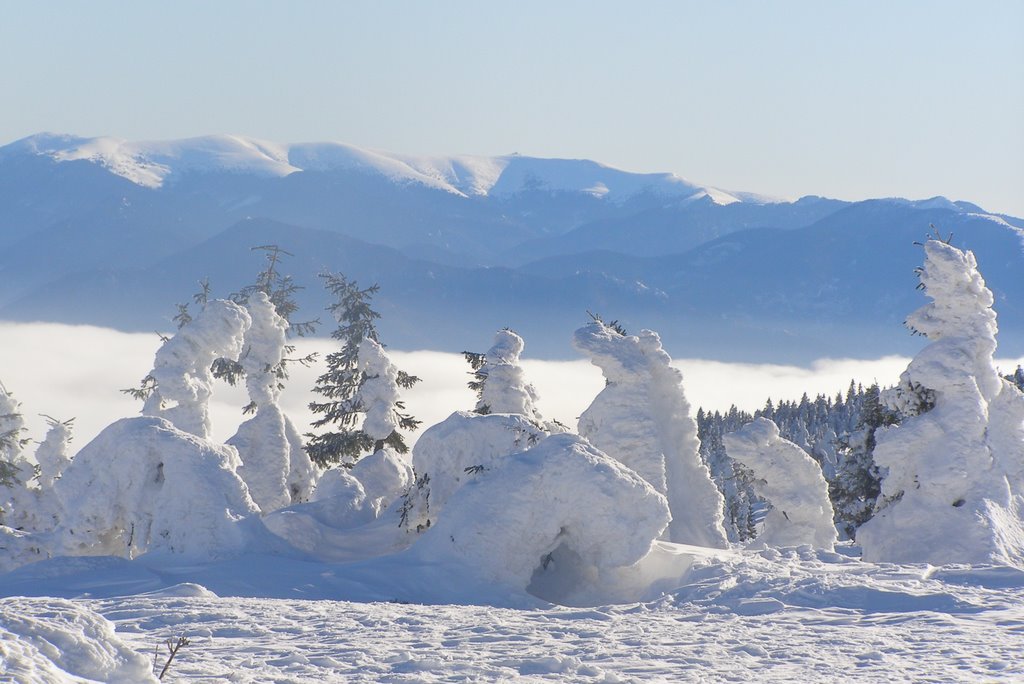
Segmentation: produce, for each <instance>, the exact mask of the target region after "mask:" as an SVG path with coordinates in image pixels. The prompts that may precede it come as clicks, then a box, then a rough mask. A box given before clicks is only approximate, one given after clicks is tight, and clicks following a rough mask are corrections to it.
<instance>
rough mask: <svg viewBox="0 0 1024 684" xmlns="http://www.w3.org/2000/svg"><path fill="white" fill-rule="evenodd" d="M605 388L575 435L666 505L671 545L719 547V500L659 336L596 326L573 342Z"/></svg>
mask: <svg viewBox="0 0 1024 684" xmlns="http://www.w3.org/2000/svg"><path fill="white" fill-rule="evenodd" d="M573 344H574V346H575V347H576V348H577V349H578V350H579V351H581V352H582V353H584V354H586V355H587V356H588V357H590V360H591V362H592V363H593V364H594V365H595V366H597V367H599V368H600V369H601V372H602V373H603V374H604V377H605V380H606V382H607V384H606V386H605V388H604V389H603V390H602V391H601V392H600V394H598V395H597V397H596V398H595V399H594V401H593V403H592V404H591V405H590V408H588V409H587V410H586V411H584V412H583V414H582V415H581V416H580V419H579V433H580V434H581V435H583V436H584V437H586V438H587V439H588V440H590V442H591V443H592V444H593V445H594V446H596V447H597V448H598V449H600V450H601V451H603V452H604V453H606V454H608V455H609V456H611V457H612V458H614V459H616V460H618V461H619V462H620V463H623V464H624V465H626V466H628V467H629V468H631V469H633V470H634V471H636V472H637V473H638V474H639V475H640V476H641V477H643V478H644V479H645V480H647V482H649V483H650V484H651V485H652V486H653V487H654V489H655V490H657V491H658V492H660V493H662V494H664V495H665V497H666V498H667V499H668V505H669V509H670V510H671V511H672V522H671V523H670V524H669V526H668V529H667V530H666V531H665V537H666V539H668V540H669V541H673V542H677V543H684V544H696V545H699V546H710V547H715V548H725V547H726V545H727V541H726V536H725V528H724V527H723V519H724V512H723V511H724V506H725V504H724V500H723V498H722V494H721V492H720V491H719V490H718V487H716V486H715V483H714V482H713V481H712V479H711V474H710V473H709V471H708V468H707V466H706V465H705V464H704V463H703V461H701V459H700V454H699V449H700V442H699V440H698V439H697V424H696V422H695V421H694V419H693V417H692V416H691V415H690V404H689V402H687V400H686V396H685V395H684V394H683V387H682V374H681V373H680V372H679V371H678V370H676V369H675V368H673V367H672V366H671V365H670V364H671V362H672V359H671V358H670V357H669V355H668V354H667V353H666V352H665V351H664V350H663V349H662V347H661V339H660V338H659V337H658V334H657V333H655V332H652V331H650V330H643V331H641V332H640V334H639V335H638V336H633V335H622V334H621V333H620V332H618V331H617V330H615V329H614V328H612V327H610V326H608V325H605V324H603V323H602V322H601V321H594V322H593V323H591V324H589V325H587V326H584V327H583V328H580V329H579V330H577V331H576V333H575V335H574V336H573Z"/></svg>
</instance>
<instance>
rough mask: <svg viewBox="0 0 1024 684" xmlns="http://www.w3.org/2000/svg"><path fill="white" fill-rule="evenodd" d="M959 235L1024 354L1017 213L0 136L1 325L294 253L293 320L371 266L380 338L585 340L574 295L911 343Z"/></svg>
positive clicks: (528, 167) (576, 166)
mask: <svg viewBox="0 0 1024 684" xmlns="http://www.w3.org/2000/svg"><path fill="white" fill-rule="evenodd" d="M935 233H939V234H941V235H942V237H943V238H944V239H945V238H948V236H949V234H950V233H952V235H953V237H952V241H953V244H955V245H957V246H959V247H964V248H968V249H971V250H973V251H974V252H975V254H976V255H977V257H978V262H979V266H980V268H981V270H982V273H983V274H984V276H985V278H986V281H987V283H988V285H989V287H990V288H991V289H992V290H993V292H994V293H995V295H996V309H997V311H998V312H999V322H1000V331H1001V333H1000V345H1001V348H1000V354H1001V355H1004V356H1022V355H1024V221H1022V220H1021V219H1019V218H1016V217H1012V216H1006V215H999V214H993V213H989V212H986V211H985V210H984V209H982V208H981V207H978V206H977V205H974V204H972V203H970V202H965V201H957V202H953V201H949V200H947V199H945V198H941V197H936V198H932V199H928V200H923V201H909V200H904V199H874V200H867V201H860V202H847V201H840V200H835V199H827V198H822V197H803V198H801V199H798V200H796V201H787V200H781V199H775V198H769V197H765V196H762V195H757V194H754V193H749V192H734V191H729V190H723V189H720V188H714V187H710V186H705V185H700V184H697V183H693V182H690V181H688V180H685V179H683V178H681V177H679V176H676V175H674V174H654V173H645V174H637V173H629V172H626V171H621V170H618V169H614V168H611V167H608V166H605V165H602V164H599V163H596V162H593V161H587V160H566V159H538V158H532V157H525V156H520V155H515V154H512V155H507V156H502V157H471V156H458V157H444V158H419V157H410V156H402V155H394V154H386V153H381V152H376V151H370V150H365V149H360V148H357V147H354V146H351V145H343V144H339V143H306V144H292V145H286V144H278V143H270V142H266V141H259V140H254V139H250V138H243V137H238V136H208V137H202V138H194V139H188V140H180V141H166V142H127V141H123V140H118V139H114V138H79V137H73V136H63V135H51V134H40V135H36V136H32V137H29V138H25V139H23V140H19V141H17V142H14V143H11V144H9V145H6V146H4V147H0V283H2V284H0V319H7V320H16V321H35V320H44V321H59V322H66V323H89V324H96V325H105V326H112V327H116V328H120V329H124V330H154V329H159V330H166V329H168V328H169V327H171V324H170V320H169V319H170V317H171V316H172V315H173V314H174V312H175V304H176V303H177V302H185V301H188V300H189V299H190V298H191V295H192V293H193V292H195V291H196V290H197V282H198V281H200V280H201V279H203V278H209V280H210V282H211V284H212V287H213V293H214V294H215V295H218V296H223V295H226V294H228V293H230V292H232V291H235V290H237V289H239V288H241V287H243V286H244V285H246V284H248V283H250V282H252V281H253V280H254V278H255V276H256V273H257V272H258V271H259V270H260V269H261V268H262V259H263V256H264V255H263V253H262V252H259V251H253V250H252V248H253V247H255V246H258V245H268V244H274V245H278V246H280V247H281V248H283V249H285V250H287V251H288V252H289V253H290V255H291V256H289V257H287V260H286V262H285V264H284V270H285V271H286V272H288V273H291V274H292V275H293V276H294V278H295V280H296V282H297V283H298V284H300V285H302V286H304V288H305V289H303V290H302V291H301V292H300V293H299V302H300V304H301V305H302V307H303V311H302V312H301V314H300V316H299V317H300V318H301V317H302V315H303V314H304V315H305V316H306V317H307V318H313V317H317V316H319V317H320V318H321V320H323V321H324V325H323V326H322V327H321V332H324V333H326V332H329V331H330V329H331V327H332V325H331V323H330V321H328V320H326V319H327V317H328V316H327V314H326V312H324V311H323V309H324V307H325V306H326V305H327V303H328V299H327V297H326V295H325V294H324V293H323V292H322V290H321V288H320V285H319V282H318V278H317V277H316V275H317V274H318V273H321V272H323V271H325V270H331V271H341V272H344V273H346V274H347V275H349V276H350V277H353V278H355V279H357V280H358V281H359V283H360V284H362V285H369V284H372V283H378V284H379V285H380V287H381V290H380V292H379V294H378V295H377V297H376V299H375V301H376V303H377V305H378V308H379V310H380V312H381V314H382V319H381V322H380V329H381V335H382V339H384V341H385V342H387V343H388V344H389V345H391V346H393V347H396V348H400V349H438V350H446V351H460V350H462V349H476V350H482V349H486V347H487V346H488V345H489V341H490V339H491V337H492V335H493V332H494V330H496V329H499V328H502V327H505V326H509V327H512V328H513V329H515V330H517V331H519V332H520V333H521V334H522V335H523V336H524V337H525V338H526V341H527V353H528V354H530V355H533V356H541V357H549V358H564V357H572V356H574V354H573V352H572V351H571V349H570V347H569V343H568V338H569V337H570V334H571V332H572V330H573V329H575V328H576V327H578V326H579V325H580V324H582V323H583V322H585V320H587V311H591V312H594V313H599V314H600V315H602V316H603V317H604V318H605V319H617V320H618V321H620V323H622V324H623V325H624V326H625V327H626V328H627V329H628V330H639V329H641V328H651V329H654V330H657V331H659V332H660V333H661V334H662V337H663V339H664V340H665V345H666V348H667V349H668V350H669V351H670V353H672V354H673V355H674V356H678V357H704V358H717V359H722V360H746V361H775V362H806V361H808V360H810V359H813V358H818V357H861V358H865V357H871V356H880V355H883V354H888V353H910V352H912V351H913V350H915V349H917V348H919V347H920V346H921V342H920V340H917V339H915V338H912V337H911V336H910V334H909V333H908V332H907V331H906V330H904V329H903V328H902V325H901V323H902V321H903V318H904V317H905V316H906V314H907V313H909V312H910V311H912V310H913V309H914V308H916V307H918V306H920V305H921V304H922V303H924V301H925V298H924V297H923V296H922V294H921V293H920V292H918V291H917V290H916V289H915V286H916V277H915V275H914V268H915V267H916V266H918V265H919V264H920V261H921V259H922V252H921V250H920V248H919V247H918V246H916V245H915V244H914V243H915V242H920V241H922V240H924V239H925V238H926V237H927V236H928V235H929V234H935Z"/></svg>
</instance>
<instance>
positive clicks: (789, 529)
mask: <svg viewBox="0 0 1024 684" xmlns="http://www.w3.org/2000/svg"><path fill="white" fill-rule="evenodd" d="M722 439H723V441H724V442H725V449H726V451H727V452H728V454H729V456H730V457H731V458H733V459H735V460H737V461H739V462H740V463H742V464H743V465H745V466H746V467H748V468H750V470H751V471H753V473H754V479H753V487H754V491H755V492H757V495H758V496H760V497H762V498H764V499H766V500H767V501H768V502H769V503H770V504H771V505H772V509H771V510H770V511H769V512H768V515H767V516H766V517H765V519H764V522H763V529H762V530H761V533H760V534H759V535H758V536H757V538H756V539H754V541H753V542H752V544H751V546H752V547H754V548H756V547H764V546H800V545H802V544H810V545H811V546H814V547H815V548H820V549H827V550H829V551H831V550H832V548H833V547H834V546H835V543H836V540H837V538H838V535H837V534H836V528H835V524H834V523H833V516H834V512H833V510H832V503H831V502H830V501H829V498H828V483H827V482H825V478H824V477H823V476H822V474H821V468H820V467H818V464H817V463H815V462H814V459H812V458H811V457H810V456H808V455H807V452H805V451H804V450H803V449H801V448H800V447H798V446H797V445H796V444H794V443H793V442H790V441H789V440H786V439H783V438H782V437H781V436H780V435H779V428H778V426H776V425H775V423H773V422H772V421H771V420H769V419H767V418H755V419H754V421H753V422H752V423H749V424H747V425H745V426H743V427H742V428H740V429H739V430H736V431H735V432H731V433H729V434H727V435H724V436H723V437H722Z"/></svg>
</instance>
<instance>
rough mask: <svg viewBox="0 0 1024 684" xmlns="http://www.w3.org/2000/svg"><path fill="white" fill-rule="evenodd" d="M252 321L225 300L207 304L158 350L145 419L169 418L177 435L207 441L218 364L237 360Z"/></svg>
mask: <svg viewBox="0 0 1024 684" xmlns="http://www.w3.org/2000/svg"><path fill="white" fill-rule="evenodd" d="M250 325H252V319H251V318H250V316H249V314H248V313H247V312H246V311H245V309H243V308H242V307H241V306H239V305H238V304H235V303H233V302H229V301H226V300H223V299H217V300H214V301H211V302H209V303H207V305H206V307H205V308H204V309H203V311H202V312H201V313H200V314H199V315H198V316H196V317H195V319H194V320H192V321H191V322H189V323H188V324H186V325H184V326H183V327H182V328H181V329H180V330H178V332H177V333H176V334H175V335H174V337H172V338H170V339H169V340H167V341H166V342H164V344H163V346H161V347H160V349H158V350H157V353H156V359H155V361H154V362H153V370H152V371H151V372H150V374H149V378H148V379H150V380H152V382H153V383H154V384H155V389H154V390H153V391H152V392H151V393H150V395H149V397H148V398H147V399H146V403H145V405H144V406H143V408H142V413H143V415H147V416H157V417H161V418H166V419H167V420H169V421H170V422H171V423H173V424H174V426H175V427H177V428H178V429H179V430H183V431H185V432H189V433H191V434H193V435H198V436H199V437H202V438H204V439H205V438H207V437H209V435H210V416H209V406H208V404H209V401H210V396H211V395H212V394H213V373H212V371H211V370H210V366H211V365H212V364H213V362H214V360H215V359H218V358H222V357H223V358H228V359H237V358H238V356H239V354H241V352H242V346H243V343H244V335H245V332H246V330H248V329H249V326H250Z"/></svg>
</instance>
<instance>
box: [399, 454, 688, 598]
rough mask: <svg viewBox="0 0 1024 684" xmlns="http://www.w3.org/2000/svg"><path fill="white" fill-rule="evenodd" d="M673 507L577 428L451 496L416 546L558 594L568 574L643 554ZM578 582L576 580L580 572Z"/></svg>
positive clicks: (430, 556) (491, 576) (423, 553)
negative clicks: (552, 577)
mask: <svg viewBox="0 0 1024 684" xmlns="http://www.w3.org/2000/svg"><path fill="white" fill-rule="evenodd" d="M668 521H669V514H668V507H667V505H666V503H665V499H664V497H662V496H661V495H660V494H658V493H657V492H656V491H654V489H653V488H652V487H651V486H650V485H649V484H648V483H646V482H644V481H643V479H641V478H640V477H639V476H638V475H636V473H634V472H632V471H630V470H629V469H627V468H624V467H623V466H622V465H620V464H619V463H617V462H616V461H614V460H613V459H611V458H608V457H607V456H606V455H604V454H603V453H601V452H600V451H598V450H597V449H595V448H594V447H592V446H591V445H590V444H588V443H587V442H586V440H583V439H581V438H579V437H576V436H574V435H567V434H562V435H554V436H551V437H548V438H546V439H544V440H542V441H541V442H539V443H538V444H537V445H536V446H534V447H533V448H531V449H528V450H526V451H523V452H520V453H517V454H513V455H510V456H508V457H506V458H504V459H502V460H501V461H500V463H498V464H496V465H495V467H493V468H492V469H490V470H484V471H481V472H478V473H476V474H475V475H474V478H473V481H472V482H470V483H468V484H467V485H466V486H464V487H462V488H461V489H459V490H458V492H456V494H455V495H454V496H452V498H451V499H449V500H448V502H447V504H446V505H445V507H444V511H443V513H442V514H441V515H440V516H439V518H438V521H437V522H436V523H435V524H434V526H433V527H431V529H430V530H428V531H427V532H426V533H424V535H423V536H422V537H421V538H420V540H419V541H418V543H417V544H416V545H415V546H414V547H413V549H412V550H413V551H414V552H416V553H418V554H419V556H420V558H422V559H426V560H428V561H429V560H436V561H443V560H446V559H450V558H453V557H454V558H455V559H457V560H458V561H460V562H461V564H462V565H463V566H465V567H466V568H467V569H469V570H470V571H472V572H475V573H477V574H479V575H481V576H482V577H483V578H484V579H485V580H489V581H493V582H497V583H500V584H504V585H507V586H510V587H514V588H516V589H519V590H522V589H525V588H527V587H528V586H529V585H531V583H539V584H540V585H542V586H544V587H545V588H547V589H550V590H551V591H549V592H546V593H547V595H545V596H544V598H547V599H549V600H551V599H554V598H557V597H556V596H552V595H551V593H552V592H556V591H557V590H558V588H559V587H560V586H561V585H562V583H561V582H544V581H543V580H542V579H539V578H540V576H543V575H544V574H545V573H548V572H550V573H551V574H557V575H560V576H561V577H562V579H563V580H565V579H566V577H567V576H568V577H579V576H586V575H592V574H600V572H601V571H602V570H611V569H613V568H618V567H622V566H628V565H631V564H633V563H636V562H637V561H639V560H640V559H641V558H643V557H644V556H645V555H646V554H647V553H648V551H650V549H651V546H652V544H653V542H654V540H655V539H656V538H657V537H658V535H660V534H661V532H662V531H663V530H664V529H665V526H666V525H667V524H668ZM570 584H571V582H570Z"/></svg>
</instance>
